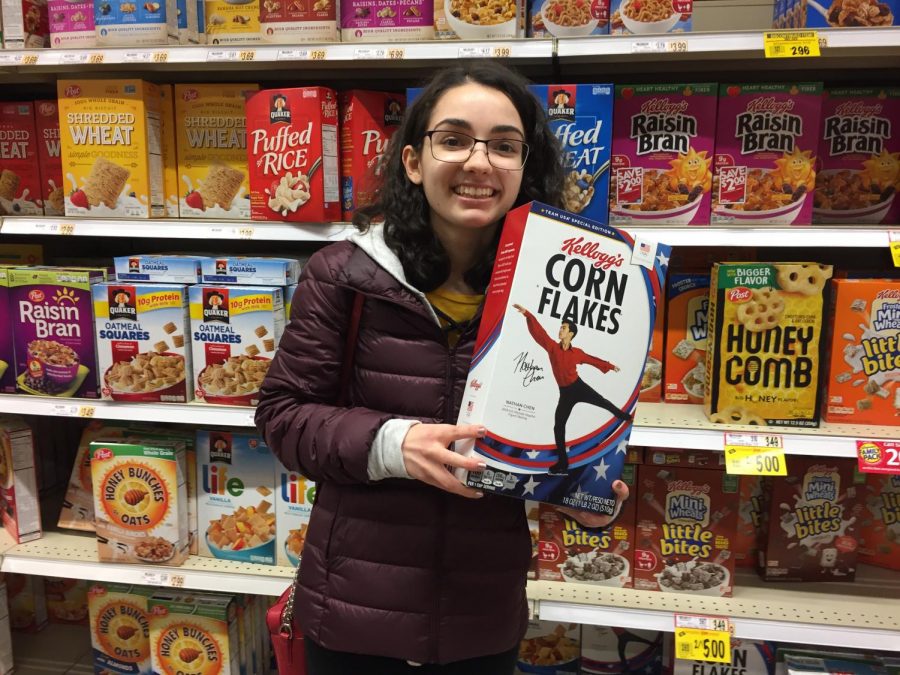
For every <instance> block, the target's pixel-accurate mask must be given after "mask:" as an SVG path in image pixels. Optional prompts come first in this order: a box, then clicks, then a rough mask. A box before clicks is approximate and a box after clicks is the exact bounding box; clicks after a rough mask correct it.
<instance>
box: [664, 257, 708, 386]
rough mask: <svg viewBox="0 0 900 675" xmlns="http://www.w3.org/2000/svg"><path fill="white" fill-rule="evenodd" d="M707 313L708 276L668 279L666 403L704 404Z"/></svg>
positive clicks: (665, 367)
mask: <svg viewBox="0 0 900 675" xmlns="http://www.w3.org/2000/svg"><path fill="white" fill-rule="evenodd" d="M708 312H709V275H708V274H672V275H670V276H669V293H668V304H667V306H666V358H665V360H664V364H665V365H664V366H663V373H664V374H663V382H664V385H663V389H664V397H665V401H666V403H703V388H704V385H705V383H706V333H707V315H708Z"/></svg>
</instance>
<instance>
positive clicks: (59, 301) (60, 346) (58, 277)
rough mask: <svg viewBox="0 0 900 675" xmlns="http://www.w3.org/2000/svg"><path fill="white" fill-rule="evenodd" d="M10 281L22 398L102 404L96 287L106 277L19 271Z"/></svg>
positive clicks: (84, 270)
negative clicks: (72, 399) (77, 399)
mask: <svg viewBox="0 0 900 675" xmlns="http://www.w3.org/2000/svg"><path fill="white" fill-rule="evenodd" d="M8 276H9V312H10V315H11V319H12V330H13V346H14V348H15V353H16V359H15V363H16V386H17V388H18V390H19V392H22V393H25V394H36V395H39V396H41V395H43V396H45V395H50V396H60V397H81V398H98V395H99V392H98V378H97V356H96V349H95V347H94V313H93V307H92V302H91V286H92V285H93V284H95V283H99V282H101V281H103V280H104V276H105V275H104V272H103V271H102V270H99V269H96V270H94V269H88V268H79V269H69V268H64V267H35V268H27V267H20V268H15V269H10V270H9V275H8Z"/></svg>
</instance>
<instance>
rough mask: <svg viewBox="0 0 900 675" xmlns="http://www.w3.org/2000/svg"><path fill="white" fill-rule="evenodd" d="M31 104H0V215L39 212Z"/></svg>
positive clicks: (39, 187)
mask: <svg viewBox="0 0 900 675" xmlns="http://www.w3.org/2000/svg"><path fill="white" fill-rule="evenodd" d="M42 193H43V191H42V190H41V175H40V170H39V169H38V139H37V133H36V131H35V127H34V104H33V103H31V102H30V101H25V102H19V103H0V215H4V216H35V215H42V214H43V213H44V209H43V206H42V200H41V196H42Z"/></svg>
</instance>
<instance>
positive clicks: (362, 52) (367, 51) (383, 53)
mask: <svg viewBox="0 0 900 675" xmlns="http://www.w3.org/2000/svg"><path fill="white" fill-rule="evenodd" d="M387 53H388V50H387V49H386V48H385V47H363V48H358V49H354V50H353V58H354V60H357V61H365V60H368V59H386V58H387Z"/></svg>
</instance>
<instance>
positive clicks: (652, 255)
mask: <svg viewBox="0 0 900 675" xmlns="http://www.w3.org/2000/svg"><path fill="white" fill-rule="evenodd" d="M669 255H670V248H669V247H668V246H665V245H662V244H656V243H653V242H649V241H646V240H643V239H641V238H638V239H637V240H635V239H632V238H631V236H630V235H629V234H627V233H625V232H621V231H619V230H616V229H614V228H611V227H609V226H606V225H602V224H600V223H596V222H593V221H590V220H587V219H585V218H582V217H580V216H578V215H576V214H572V213H566V212H564V211H559V210H557V209H555V208H552V207H549V206H546V205H544V204H539V203H537V202H534V203H532V204H526V205H524V206H522V207H519V208H518V209H515V210H513V211H511V212H510V213H509V214H508V215H507V217H506V222H505V224H504V227H503V233H502V235H501V239H500V244H499V249H498V252H497V261H496V264H495V266H494V273H493V277H492V280H491V286H490V289H489V291H488V295H487V298H486V301H485V308H484V318H483V319H482V322H481V327H480V329H479V332H478V337H477V341H476V346H475V356H474V358H473V360H472V365H471V366H470V369H469V376H468V380H467V383H466V392H465V394H464V396H463V401H462V408H461V412H460V416H459V422H460V423H461V424H481V425H484V426H485V427H486V429H487V434H486V436H485V437H484V438H480V439H478V440H477V441H474V442H472V441H470V442H461V443H458V444H457V450H458V451H460V452H462V454H464V455H473V454H475V455H478V456H479V459H481V460H483V461H484V462H485V463H486V464H487V468H486V469H485V470H483V471H478V472H472V473H469V474H468V475H466V474H465V473H464V472H460V473H459V477H460V478H461V480H463V481H464V482H465V483H466V484H467V485H468V486H469V487H473V488H476V489H479V490H486V491H491V492H496V493H498V494H503V495H507V496H512V497H517V498H519V499H533V500H536V501H541V502H548V503H555V504H558V505H562V506H569V507H573V508H577V509H583V510H590V511H593V512H597V513H607V514H611V513H612V512H613V509H614V507H615V503H616V501H615V498H614V496H613V493H612V487H611V484H612V482H613V481H614V480H616V479H617V478H618V477H619V476H620V474H621V473H622V468H623V466H624V464H625V459H626V447H627V444H628V437H629V434H630V431H631V414H632V411H633V410H634V406H635V404H636V402H637V398H638V394H639V392H640V387H641V381H642V379H643V375H644V366H645V364H646V360H647V351H648V349H649V347H650V339H651V335H652V331H653V325H654V320H655V313H656V310H657V307H658V303H659V302H661V297H662V294H661V288H662V286H663V284H664V283H665V271H666V268H667V266H668V256H669ZM551 336H553V337H551ZM579 365H580V366H581V368H580V370H579V369H578V366H579ZM578 404H590V405H578Z"/></svg>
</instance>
